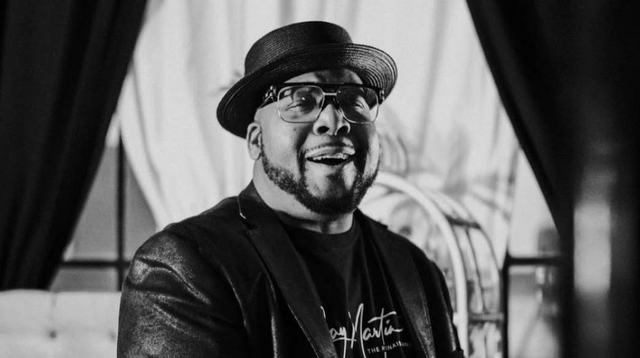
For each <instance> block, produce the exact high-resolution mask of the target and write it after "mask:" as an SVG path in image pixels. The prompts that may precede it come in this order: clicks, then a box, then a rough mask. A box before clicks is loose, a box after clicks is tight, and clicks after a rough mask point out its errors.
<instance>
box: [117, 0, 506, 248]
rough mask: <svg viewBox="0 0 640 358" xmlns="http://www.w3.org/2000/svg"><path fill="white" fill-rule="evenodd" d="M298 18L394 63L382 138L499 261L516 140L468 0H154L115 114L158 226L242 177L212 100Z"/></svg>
mask: <svg viewBox="0 0 640 358" xmlns="http://www.w3.org/2000/svg"><path fill="white" fill-rule="evenodd" d="M305 20H325V21H330V22H334V23H337V24H339V25H341V26H343V27H345V28H346V29H347V30H348V31H349V32H350V34H351V36H352V38H353V40H354V42H358V43H365V44H369V45H373V46H376V47H379V48H381V49H383V50H385V51H386V52H388V53H389V54H390V55H391V56H392V57H393V58H394V59H395V60H396V62H397V65H398V70H399V78H398V82H397V85H396V88H395V89H394V91H393V93H392V94H391V96H390V97H389V99H388V101H386V102H385V104H384V105H383V108H382V111H381V117H380V118H379V120H378V121H379V122H378V125H379V129H380V130H381V131H385V136H386V137H390V138H396V139H397V138H400V140H401V141H402V143H399V145H400V146H402V147H404V148H406V149H407V152H408V159H407V160H408V172H405V173H404V175H405V176H406V177H407V178H408V179H409V180H410V181H412V182H413V183H414V184H416V185H418V186H420V187H427V188H432V189H437V190H440V191H442V192H444V193H446V194H448V195H449V196H451V197H453V198H454V199H456V200H457V201H458V202H460V203H462V204H463V205H464V206H465V207H467V209H469V210H470V211H471V212H472V213H473V214H474V215H475V217H476V218H477V219H478V221H479V222H480V224H481V225H483V227H484V228H485V230H486V231H487V233H488V234H489V236H490V237H491V238H492V240H493V242H494V246H495V248H496V251H497V253H498V256H499V257H501V256H502V255H503V254H504V250H505V247H506V240H507V235H508V231H509V216H510V212H511V205H512V197H513V182H514V170H515V163H516V158H517V155H516V153H517V141H516V139H515V137H514V134H513V132H512V129H511V125H510V124H509V121H508V119H507V117H506V114H505V112H504V110H503V108H502V105H501V104H500V101H499V98H498V95H497V93H496V89H495V84H494V82H493V80H492V77H491V75H490V73H489V70H488V68H487V65H486V63H485V59H484V55H483V53H482V50H481V48H480V44H479V42H478V39H477V36H476V33H475V29H474V27H473V24H472V21H471V17H470V15H469V13H468V9H467V6H466V3H465V1H464V0H447V1H444V0H441V1H438V0H429V1H427V0H405V1H388V0H358V1H354V0H343V1H339V0H333V1H330V0H326V1H323V0H313V1H312V0H305V1H294V0H217V1H209V0H201V1H193V0H192V1H163V0H150V1H149V3H148V12H147V18H146V22H145V24H144V27H143V29H142V32H141V34H140V37H139V40H138V45H137V48H136V52H135V54H134V59H133V62H132V66H131V71H130V73H129V76H128V78H127V79H126V82H125V85H124V88H123V92H122V96H121V98H120V102H119V107H118V111H117V114H118V117H119V119H120V120H121V126H122V136H123V142H124V145H125V148H126V151H127V155H128V159H129V160H130V162H131V165H132V167H133V170H134V173H135V175H136V178H137V180H138V181H139V183H140V185H141V187H142V190H143V192H144V194H145V196H146V198H147V200H148V202H149V205H150V208H151V210H152V212H153V215H154V218H155V220H156V222H157V224H158V227H159V228H161V227H163V226H165V225H166V224H168V223H170V222H173V221H176V220H180V219H183V218H185V217H187V216H190V215H193V214H196V213H198V212H200V211H202V210H205V209H207V208H209V207H211V206H212V205H214V204H215V203H217V202H218V201H219V200H220V199H222V198H224V197H227V196H231V195H236V194H237V193H238V192H239V191H240V190H241V189H242V188H243V187H244V186H246V184H247V183H248V182H249V180H250V178H251V162H250V161H249V158H248V156H247V154H246V146H245V144H244V141H242V140H240V139H239V138H237V137H234V136H233V135H231V134H229V133H227V132H225V131H224V130H223V129H222V128H221V127H220V126H219V124H218V122H217V119H216V115H215V110H216V106H217V103H218V101H219V99H220V98H221V97H222V95H223V94H224V92H225V90H226V89H227V88H228V87H229V86H230V85H231V84H232V83H233V82H234V81H236V80H237V79H238V78H239V77H240V76H242V74H243V73H244V56H245V55H246V52H247V51H248V49H249V47H250V46H251V45H252V44H253V42H254V41H255V40H257V39H258V38H259V37H260V36H262V35H264V34H265V33H267V32H268V31H270V30H273V29H275V28H276V27H279V26H282V25H285V24H289V23H292V22H297V21H305ZM389 148H394V146H389V147H387V149H389ZM394 155H395V154H394V153H386V156H387V158H392V157H394Z"/></svg>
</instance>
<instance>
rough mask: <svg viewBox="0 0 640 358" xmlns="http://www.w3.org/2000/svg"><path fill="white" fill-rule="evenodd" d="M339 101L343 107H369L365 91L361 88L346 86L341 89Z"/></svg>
mask: <svg viewBox="0 0 640 358" xmlns="http://www.w3.org/2000/svg"><path fill="white" fill-rule="evenodd" d="M338 101H339V102H340V105H341V106H342V107H349V108H351V109H354V110H364V109H368V108H369V105H368V104H367V101H366V100H365V93H364V91H363V90H362V89H361V88H355V87H344V88H342V89H340V93H339V97H338Z"/></svg>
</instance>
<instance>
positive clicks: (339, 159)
mask: <svg viewBox="0 0 640 358" xmlns="http://www.w3.org/2000/svg"><path fill="white" fill-rule="evenodd" d="M352 158H353V156H351V155H348V154H345V153H336V154H332V155H320V156H316V157H309V158H307V160H308V161H310V162H312V163H318V164H324V165H331V166H334V165H340V164H344V163H346V162H348V161H350V160H352Z"/></svg>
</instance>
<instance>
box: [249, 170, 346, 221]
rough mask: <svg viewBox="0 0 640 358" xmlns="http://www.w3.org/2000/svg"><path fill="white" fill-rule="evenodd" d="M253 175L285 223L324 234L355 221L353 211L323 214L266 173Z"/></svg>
mask: <svg viewBox="0 0 640 358" xmlns="http://www.w3.org/2000/svg"><path fill="white" fill-rule="evenodd" d="M255 174H256V173H255V172H254V176H253V183H254V185H255V187H256V190H257V191H258V194H260V197H261V198H262V200H263V201H264V202H265V203H266V204H267V205H268V206H269V207H270V208H271V209H273V210H274V211H275V213H276V215H278V217H279V218H280V220H282V221H283V222H284V223H286V224H287V225H290V226H294V227H299V228H302V229H306V230H311V231H316V232H321V233H324V234H339V233H343V232H346V231H348V230H349V229H350V228H351V225H352V223H353V212H350V213H346V214H340V215H323V214H318V213H316V212H313V211H311V210H309V209H308V208H307V207H306V206H304V205H302V204H301V203H300V202H299V201H298V200H296V198H295V197H294V196H293V195H291V194H289V193H287V192H285V191H284V190H282V189H280V188H279V187H278V186H276V185H275V184H274V183H273V182H272V181H271V180H269V179H268V178H267V177H266V176H264V175H255Z"/></svg>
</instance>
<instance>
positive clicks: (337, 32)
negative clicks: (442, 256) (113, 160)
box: [118, 22, 463, 357]
mask: <svg viewBox="0 0 640 358" xmlns="http://www.w3.org/2000/svg"><path fill="white" fill-rule="evenodd" d="M395 81H396V66H395V63H394V61H393V60H392V59H391V57H390V56H389V55H388V54H386V53H385V52H383V51H381V50H379V49H376V48H373V47H371V46H366V45H360V44H354V43H353V42H352V41H351V39H350V37H349V35H348V34H347V32H346V31H345V30H344V29H343V28H341V27H339V26H337V25H334V24H330V23H326V22H304V23H297V24H292V25H289V26H285V27H283V28H280V29H277V30H274V31H272V32H270V33H268V34H267V35H265V36H264V37H262V38H261V39H260V40H258V41H257V42H256V43H255V44H254V45H253V47H252V48H251V49H250V50H249V53H248V54H247V58H246V61H245V76H244V77H243V78H242V79H240V80H239V81H238V83H236V84H235V85H234V86H233V87H232V88H231V89H229V91H228V92H227V93H226V95H225V96H224V97H223V98H222V100H221V102H220V104H219V107H218V113H217V114H218V120H219V121H220V124H221V125H222V127H224V128H225V129H227V130H228V131H230V132H231V133H233V134H235V135H237V136H239V137H241V138H243V139H244V140H245V141H246V144H247V149H248V153H249V156H250V157H251V159H253V160H254V168H253V180H252V182H251V183H250V184H249V186H248V187H247V188H246V189H245V190H244V191H242V192H241V193H240V195H239V196H238V197H233V198H228V199H225V200H223V201H222V202H221V203H219V204H218V205H216V206H215V207H214V208H212V209H210V210H208V211H206V212H204V213H202V214H200V215H198V216H195V217H192V218H189V219H186V220H184V221H182V222H179V223H175V224H172V225H169V226H168V227H167V228H165V229H164V230H163V231H161V232H159V233H158V234H156V235H154V236H153V237H152V238H150V239H149V240H148V241H147V242H146V243H145V244H144V245H143V246H142V247H141V248H140V249H139V250H138V252H137V253H136V255H135V257H134V259H133V262H132V264H131V267H130V270H129V273H128V276H127V279H126V280H125V284H124V287H123V293H122V302H121V308H120V324H119V336H118V356H119V357H138V356H159V357H462V356H463V354H462V351H461V350H460V348H459V344H458V339H457V335H456V331H455V327H454V325H453V323H452V310H451V305H450V302H449V296H448V292H447V288H446V285H445V283H444V279H443V277H442V274H441V273H440V271H439V270H438V268H437V267H436V266H435V265H434V264H433V262H431V261H430V260H429V259H428V258H427V257H426V256H425V255H424V253H423V252H422V251H421V250H419V249H418V248H417V247H415V246H413V245H412V244H411V243H409V241H407V240H406V239H404V238H402V237H400V236H398V235H396V234H394V233H391V232H390V231H388V230H387V229H386V227H384V226H383V225H381V224H379V223H377V222H375V221H373V220H371V219H370V218H368V217H366V216H365V215H364V214H362V213H361V212H360V211H359V210H358V205H359V203H360V201H361V200H362V198H363V196H364V195H365V193H366V192H367V189H368V188H369V187H370V186H371V185H372V184H373V182H374V180H375V177H376V174H377V171H378V165H379V162H380V155H381V154H380V144H379V140H378V133H377V132H376V126H375V121H376V119H377V117H378V111H379V107H380V105H381V104H382V102H383V101H384V99H385V96H387V95H389V93H390V92H391V90H392V89H393V86H394V84H395Z"/></svg>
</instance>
